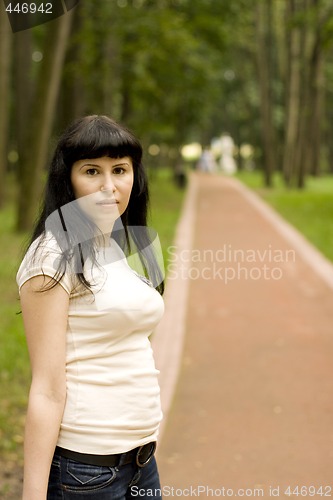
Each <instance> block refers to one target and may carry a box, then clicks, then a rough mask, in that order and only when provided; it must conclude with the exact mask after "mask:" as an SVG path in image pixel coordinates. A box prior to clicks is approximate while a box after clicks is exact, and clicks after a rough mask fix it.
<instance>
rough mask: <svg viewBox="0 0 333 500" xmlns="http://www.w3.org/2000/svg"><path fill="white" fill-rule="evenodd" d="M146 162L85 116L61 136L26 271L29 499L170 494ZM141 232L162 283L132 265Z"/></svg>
mask: <svg viewBox="0 0 333 500" xmlns="http://www.w3.org/2000/svg"><path fill="white" fill-rule="evenodd" d="M141 159H142V147H141V144H140V143H139V141H138V140H137V139H136V138H135V137H134V136H133V135H132V134H131V133H130V132H129V131H128V130H127V129H125V128H124V127H122V126H121V125H119V124H117V123H116V122H114V121H113V120H111V119H110V118H108V117H105V116H87V117H84V118H82V119H79V120H77V121H76V122H75V123H73V124H72V125H71V126H70V127H69V128H68V129H67V130H66V131H65V132H64V134H63V136H62V137H61V138H60V140H59V142H58V145H57V147H56V150H55V153H54V156H53V159H52V161H51V164H50V169H49V174H48V181H47V186H46V194H45V199H44V205H43V209H42V212H41V215H40V217H39V219H38V222H37V224H36V227H35V230H34V232H33V235H32V238H31V243H30V246H29V248H28V250H27V252H26V254H25V257H24V259H23V262H22V264H21V266H20V269H19V271H18V274H17V281H18V285H19V288H20V297H21V308H22V314H23V321H24V328H25V332H26V337H27V343H28V348H29V354H30V360H31V367H32V383H31V389H30V395H29V405H28V411H27V419H26V428H25V446H24V449H25V450H24V486H23V497H22V498H23V500H46V499H47V500H56V499H63V500H71V499H78V500H83V499H84V500H90V499H91V500H111V499H114V500H116V499H117V500H125V499H129V498H133V497H134V496H137V492H138V491H152V492H155V491H156V495H154V494H153V495H152V496H149V498H155V499H156V498H161V496H160V494H159V488H160V483H159V476H158V471H157V466H156V461H155V458H154V451H155V447H156V440H157V435H158V428H159V423H160V420H161V415H162V413H161V405H160V391H159V385H158V380H157V376H158V371H157V370H156V368H155V365H154V360H153V354H152V349H151V346H150V341H149V337H150V335H151V333H152V331H153V330H154V329H155V327H156V325H157V324H158V322H159V321H160V319H161V317H162V314H163V308H164V306H163V300H162V297H161V293H162V292H163V279H162V276H161V271H160V269H159V266H158V264H157V261H156V259H155V258H154V256H153V254H149V252H148V250H147V249H149V243H150V240H149V237H148V230H147V227H146V226H147V222H146V215H147V203H148V186H147V178H146V174H145V170H144V168H143V165H142V161H141ZM132 226H135V227H140V230H141V232H140V234H139V233H138V234H137V236H136V245H137V250H138V254H139V256H140V259H141V261H142V265H143V266H144V268H145V270H146V271H147V275H148V276H149V277H150V280H151V281H153V282H154V283H151V281H150V280H148V279H147V277H143V276H140V275H139V274H137V273H135V272H134V271H133V270H132V269H131V268H130V267H129V265H128V263H127V260H126V257H125V253H127V251H128V238H129V236H131V234H132V233H131V227H132ZM147 252H148V253H147ZM159 292H160V293H159ZM132 486H136V488H137V489H136V490H135V491H134V492H133V491H132V489H131V487H132ZM141 498H142V496H141Z"/></svg>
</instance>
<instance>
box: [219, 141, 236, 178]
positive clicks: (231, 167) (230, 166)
mask: <svg viewBox="0 0 333 500" xmlns="http://www.w3.org/2000/svg"><path fill="white" fill-rule="evenodd" d="M220 147H221V153H222V155H221V158H220V168H221V170H222V172H224V173H225V174H229V175H232V174H234V173H235V172H236V171H237V165H236V162H235V159H234V157H233V152H234V141H233V140H232V137H230V135H222V137H221V141H220Z"/></svg>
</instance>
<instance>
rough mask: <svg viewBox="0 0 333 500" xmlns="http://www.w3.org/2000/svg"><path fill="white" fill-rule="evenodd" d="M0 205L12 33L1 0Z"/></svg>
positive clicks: (8, 108) (4, 165)
mask: <svg viewBox="0 0 333 500" xmlns="http://www.w3.org/2000/svg"><path fill="white" fill-rule="evenodd" d="M0 35H1V44H0V102H1V106H0V207H1V206H3V203H4V194H5V193H4V189H5V185H6V182H5V175H6V171H7V154H8V131H9V117H10V114H9V113H10V97H11V95H10V67H11V47H12V33H11V29H10V25H9V21H8V18H7V16H6V12H5V8H4V4H3V2H1V4H0Z"/></svg>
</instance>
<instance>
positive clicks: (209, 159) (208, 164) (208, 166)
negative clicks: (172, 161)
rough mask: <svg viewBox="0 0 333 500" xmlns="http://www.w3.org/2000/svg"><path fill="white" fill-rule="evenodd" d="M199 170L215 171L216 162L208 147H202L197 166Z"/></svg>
mask: <svg viewBox="0 0 333 500" xmlns="http://www.w3.org/2000/svg"><path fill="white" fill-rule="evenodd" d="M197 168H198V170H200V171H201V172H209V173H212V172H216V162H215V158H214V156H213V153H212V152H211V151H210V149H204V150H203V152H202V154H201V157H200V159H199V162H198V166H197Z"/></svg>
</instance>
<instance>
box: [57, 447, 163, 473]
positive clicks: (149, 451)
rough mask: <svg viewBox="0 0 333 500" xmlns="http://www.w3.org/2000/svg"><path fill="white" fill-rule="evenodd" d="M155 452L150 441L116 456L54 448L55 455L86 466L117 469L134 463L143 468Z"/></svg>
mask: <svg viewBox="0 0 333 500" xmlns="http://www.w3.org/2000/svg"><path fill="white" fill-rule="evenodd" d="M155 450H156V442H155V441H152V442H151V443H148V444H144V445H143V446H139V447H138V448H134V450H130V451H127V452H126V453H118V454H116V455H92V454H90V453H79V452H78V451H72V450H66V449H65V448H60V446H57V447H56V449H55V454H56V455H60V456H61V457H65V458H70V459H72V460H76V461H77V462H82V463H83V464H88V465H97V466H98V465H100V466H106V467H117V466H118V465H126V464H130V463H132V462H135V463H136V465H137V466H138V467H145V465H147V464H148V463H149V462H150V461H151V459H152V458H153V456H154V453H155Z"/></svg>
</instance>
